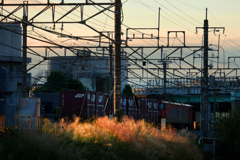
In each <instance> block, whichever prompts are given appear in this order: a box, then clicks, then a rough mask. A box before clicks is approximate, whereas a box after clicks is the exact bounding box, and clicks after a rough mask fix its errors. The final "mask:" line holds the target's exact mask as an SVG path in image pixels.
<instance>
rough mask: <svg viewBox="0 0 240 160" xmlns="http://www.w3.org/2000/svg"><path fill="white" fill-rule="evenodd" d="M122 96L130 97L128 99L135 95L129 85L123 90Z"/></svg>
mask: <svg viewBox="0 0 240 160" xmlns="http://www.w3.org/2000/svg"><path fill="white" fill-rule="evenodd" d="M122 95H124V96H128V97H133V96H134V93H132V87H131V86H130V85H129V84H126V85H125V88H123V92H122Z"/></svg>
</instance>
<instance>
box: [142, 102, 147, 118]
mask: <svg viewBox="0 0 240 160" xmlns="http://www.w3.org/2000/svg"><path fill="white" fill-rule="evenodd" d="M147 103H148V100H147V99H146V98H142V117H143V119H144V120H145V121H148V106H147Z"/></svg>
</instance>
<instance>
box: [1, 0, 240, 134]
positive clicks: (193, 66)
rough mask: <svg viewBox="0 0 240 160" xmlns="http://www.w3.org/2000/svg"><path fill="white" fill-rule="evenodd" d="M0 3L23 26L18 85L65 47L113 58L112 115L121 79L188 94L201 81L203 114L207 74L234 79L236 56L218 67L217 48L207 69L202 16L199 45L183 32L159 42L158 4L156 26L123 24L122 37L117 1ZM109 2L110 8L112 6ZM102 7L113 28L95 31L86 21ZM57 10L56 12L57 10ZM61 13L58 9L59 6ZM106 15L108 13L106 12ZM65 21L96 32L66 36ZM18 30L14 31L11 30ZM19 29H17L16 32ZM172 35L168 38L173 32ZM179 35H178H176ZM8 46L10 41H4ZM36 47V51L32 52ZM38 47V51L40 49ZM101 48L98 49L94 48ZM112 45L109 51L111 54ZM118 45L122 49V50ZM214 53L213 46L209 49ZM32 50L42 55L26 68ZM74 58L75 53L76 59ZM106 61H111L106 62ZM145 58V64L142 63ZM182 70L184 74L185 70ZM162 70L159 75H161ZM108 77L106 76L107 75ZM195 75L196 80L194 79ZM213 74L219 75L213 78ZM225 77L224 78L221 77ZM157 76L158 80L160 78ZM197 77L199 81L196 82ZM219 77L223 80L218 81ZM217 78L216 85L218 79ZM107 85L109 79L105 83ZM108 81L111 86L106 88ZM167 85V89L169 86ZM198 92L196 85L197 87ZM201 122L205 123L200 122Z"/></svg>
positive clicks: (206, 93) (236, 75)
mask: <svg viewBox="0 0 240 160" xmlns="http://www.w3.org/2000/svg"><path fill="white" fill-rule="evenodd" d="M0 6H2V7H3V6H4V8H2V10H4V12H5V14H3V13H1V14H0V16H1V17H2V19H1V22H2V23H3V21H6V20H7V19H10V20H12V21H15V22H16V23H22V26H23V33H21V35H22V36H23V46H22V52H23V68H22V72H23V86H25V84H26V83H25V78H24V77H25V76H24V75H25V74H26V73H27V72H28V71H29V70H30V69H33V68H34V67H36V66H38V65H39V64H41V63H43V62H45V61H46V60H49V59H51V58H52V57H51V56H48V55H47V53H51V54H54V55H57V56H59V57H62V55H63V54H64V55H65V56H66V54H67V52H68V53H71V54H75V55H76V57H77V52H78V51H88V52H90V53H91V55H94V56H96V57H98V58H99V59H101V58H102V57H108V56H109V59H113V58H114V67H113V68H112V67H111V66H112V64H110V65H109V66H110V70H109V71H110V76H112V72H114V85H113V86H114V111H115V113H116V114H117V112H118V110H119V106H120V94H121V81H120V80H121V78H122V79H123V78H124V79H127V80H128V82H130V83H132V84H135V85H136V86H138V87H142V88H145V87H149V86H150V87H149V89H151V90H153V91H159V92H164V93H165V94H167V95H168V94H174V93H176V92H178V91H181V90H185V89H186V88H188V89H186V90H188V91H187V92H188V93H189V94H191V92H193V91H192V90H191V89H189V86H190V85H191V87H193V86H195V87H196V88H197V89H196V90H198V91H199V86H196V84H195V83H193V81H195V82H196V81H197V84H203V85H202V92H201V94H202V95H203V98H202V102H203V113H205V111H206V108H207V103H208V102H207V95H208V88H209V82H208V79H209V76H211V75H212V76H215V77H217V75H219V79H220V80H219V87H220V88H223V86H224V85H226V83H227V80H226V79H227V76H228V77H230V76H231V75H232V74H233V72H234V71H235V76H234V77H235V79H237V78H238V73H237V71H238V70H239V67H238V66H237V67H234V66H231V65H230V63H231V62H230V60H232V59H233V60H234V61H235V59H237V58H239V57H228V66H227V67H225V66H224V65H223V66H219V59H220V55H219V49H220V48H219V47H218V49H217V50H215V51H218V56H217V57H213V58H216V59H217V65H216V66H213V67H212V68H209V65H208V61H209V59H210V58H211V57H209V56H208V52H209V44H208V34H209V33H208V32H209V29H210V28H209V27H208V20H207V19H206V20H205V21H204V26H203V27H197V29H198V28H201V29H204V45H199V46H188V45H187V44H186V42H185V40H186V37H185V31H168V32H167V33H166V34H167V39H166V44H165V45H163V44H160V38H161V37H160V36H159V35H160V8H159V14H158V26H157V27H156V28H132V27H127V28H126V38H125V39H123V38H122V36H121V35H122V33H123V32H124V31H123V29H122V28H121V26H122V25H123V24H122V22H121V7H122V4H121V0H115V2H114V3H95V2H94V1H92V0H86V3H65V2H64V1H62V2H61V3H58V4H57V3H50V1H46V3H42V4H40V3H27V1H25V2H23V4H6V3H4V1H3V0H2V3H0ZM36 6H42V7H43V9H42V10H40V11H39V12H38V13H33V12H32V10H31V9H30V8H31V7H36ZM58 6H61V7H64V6H71V9H69V10H66V12H65V13H63V15H62V16H56V12H57V10H58V9H59V7H58ZM85 6H94V7H97V8H98V11H97V12H95V13H92V14H91V15H90V16H88V17H85V16H84V12H85V8H84V7H85ZM7 7H16V8H15V9H13V11H9V10H8V9H7ZM113 7H115V8H114V9H113ZM21 9H22V10H23V16H22V15H21V16H19V15H17V13H18V11H19V10H21ZM46 11H51V15H50V20H47V19H45V20H42V19H41V18H40V15H42V14H43V13H45V12H46ZM76 11H77V12H78V14H79V19H77V20H72V21H70V20H69V19H67V16H71V15H72V14H73V12H76ZM106 11H109V12H110V13H113V14H114V18H113V19H114V20H115V21H114V27H113V28H112V30H110V31H100V30H98V29H96V28H95V27H93V26H91V25H89V23H88V21H90V20H92V19H93V18H94V17H96V16H98V15H100V14H105V12H106ZM59 12H60V11H59ZM61 12H62V11H61ZM107 16H109V15H107ZM39 24H46V25H51V28H50V27H47V28H46V27H42V26H39ZM64 24H81V25H84V26H86V27H87V28H89V30H91V31H93V32H95V33H96V34H97V36H77V35H71V34H66V33H63V32H62V30H63V26H64ZM56 25H61V28H62V30H61V32H58V31H57V29H56ZM30 27H32V30H33V29H38V30H41V31H44V32H46V33H49V34H52V35H57V36H58V38H61V39H63V38H65V39H66V38H67V39H74V40H76V41H87V42H92V43H94V45H92V46H91V45H75V46H74V45H63V44H62V43H57V42H55V41H53V40H51V39H49V38H47V37H44V36H43V35H41V34H39V35H38V36H33V35H30V34H28V32H27V31H28V30H27V28H30ZM1 28H3V29H6V30H8V31H11V32H15V31H14V30H11V29H8V28H4V27H3V26H1ZM211 29H213V31H215V30H216V29H223V28H222V27H211ZM142 30H143V31H145V30H148V31H149V30H151V31H155V32H157V33H156V34H146V33H144V32H142ZM130 31H134V32H136V33H137V34H140V36H137V35H136V34H133V35H130ZM16 33H17V32H16ZM17 34H19V33H17ZM173 34H174V35H175V36H173V37H172V35H173ZM181 37H182V39H180V38H181ZM27 38H31V39H34V40H37V41H40V42H42V43H44V45H41V46H39V45H36V46H33V45H27V41H26V40H27ZM171 38H176V39H177V40H179V43H180V45H173V44H172V45H170V41H171ZM135 39H136V40H137V39H138V40H153V41H156V43H154V46H149V45H146V46H145V45H142V46H133V45H131V43H130V42H129V41H130V40H135ZM9 47H11V46H9ZM59 48H65V49H64V53H62V54H60V52H62V51H59ZM36 50H38V51H36ZM39 50H41V51H39ZM99 50H101V51H99ZM113 50H114V54H113ZM123 50H124V52H125V53H126V55H123ZM44 52H45V53H46V54H45V55H42V54H40V53H44ZM199 52H204V55H203V56H197V54H198V53H199ZM213 52H214V50H213ZM29 54H32V55H34V56H39V57H42V58H43V60H42V61H40V62H38V63H37V64H35V65H34V66H32V67H30V68H28V69H27V64H26V62H25V60H24V59H25V58H26V57H27V55H29ZM63 59H64V58H63ZM199 59H202V60H203V61H204V65H203V67H200V66H199V63H197V60H199ZM121 60H122V61H128V62H129V64H130V63H131V64H132V65H134V67H132V66H131V67H128V68H126V67H124V68H123V67H121ZM76 61H77V58H76ZM169 61H171V62H172V63H171V64H170V65H171V67H167V66H168V65H163V62H169ZM110 62H111V61H110ZM71 63H72V64H73V65H77V64H75V63H73V62H71ZM146 63H147V67H146ZM121 70H126V71H128V74H129V75H128V77H124V75H121ZM186 73H187V74H186ZM161 74H162V75H161ZM202 74H203V77H204V78H203V79H202V78H201V75H202ZM112 79H113V78H111V77H110V80H112ZM135 79H137V80H140V81H141V82H143V83H144V84H139V83H136V82H135V81H134V80H135ZM199 79H200V80H199ZM215 79H218V78H215ZM149 80H154V82H155V86H154V87H151V86H152V84H151V82H152V81H149ZM222 80H226V81H222ZM160 81H162V82H163V83H160ZM198 81H200V83H198ZM223 82H224V85H223V84H222V83H223ZM220 83H221V84H220ZM110 84H112V83H110ZM111 86H112V85H110V88H112V87H111ZM171 87H172V89H170V88H171ZM24 88H25V87H23V89H22V94H23V95H26V94H24V90H25V91H26V89H24ZM200 91H201V89H200ZM204 117H205V118H206V114H203V118H204ZM205 118H204V123H207V122H205V121H207V119H205ZM203 126H204V125H203ZM203 130H204V131H206V130H207V128H206V125H205V127H204V129H203Z"/></svg>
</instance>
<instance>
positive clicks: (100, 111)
mask: <svg viewBox="0 0 240 160" xmlns="http://www.w3.org/2000/svg"><path fill="white" fill-rule="evenodd" d="M104 102H105V94H104V93H102V92H97V105H96V115H97V117H103V116H104V115H105V114H104V106H105V103H104Z"/></svg>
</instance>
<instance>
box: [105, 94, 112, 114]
mask: <svg viewBox="0 0 240 160" xmlns="http://www.w3.org/2000/svg"><path fill="white" fill-rule="evenodd" d="M105 97H106V99H105V101H104V107H105V105H106V102H107V99H108V98H110V97H111V103H110V105H109V107H108V110H107V113H106V114H107V115H108V116H109V115H112V114H113V113H114V109H113V101H114V100H113V95H111V94H106V93H105Z"/></svg>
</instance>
